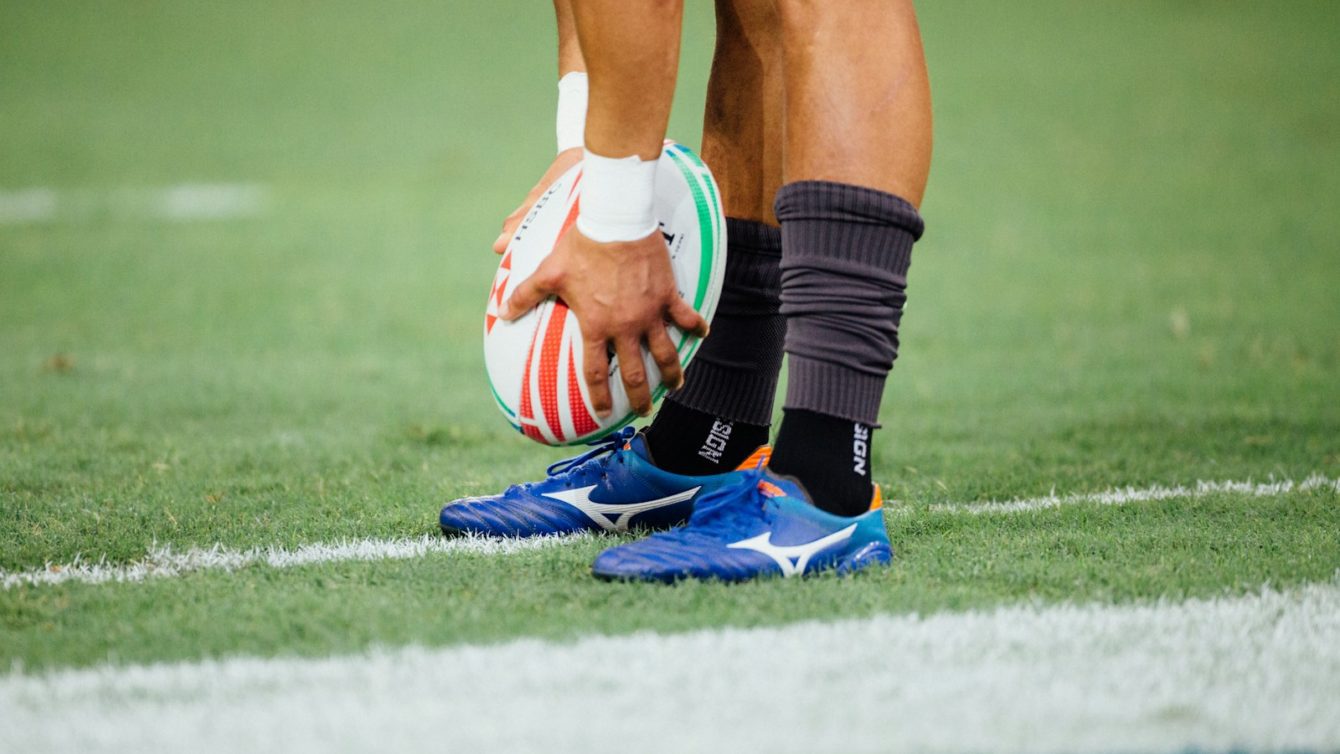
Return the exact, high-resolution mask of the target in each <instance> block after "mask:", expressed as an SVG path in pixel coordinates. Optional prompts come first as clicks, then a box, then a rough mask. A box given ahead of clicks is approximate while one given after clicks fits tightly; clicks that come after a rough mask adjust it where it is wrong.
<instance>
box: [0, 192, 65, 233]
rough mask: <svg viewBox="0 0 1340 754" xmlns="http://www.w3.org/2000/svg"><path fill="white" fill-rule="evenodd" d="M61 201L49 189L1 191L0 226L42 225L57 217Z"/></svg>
mask: <svg viewBox="0 0 1340 754" xmlns="http://www.w3.org/2000/svg"><path fill="white" fill-rule="evenodd" d="M58 204H59V200H58V199H57V197H56V192H55V191H53V190H52V189H49V188H41V187H38V188H26V189H17V190H14V191H0V225H24V224H27V223H40V222H45V221H47V220H50V219H51V218H53V217H55V216H56V210H57V208H58Z"/></svg>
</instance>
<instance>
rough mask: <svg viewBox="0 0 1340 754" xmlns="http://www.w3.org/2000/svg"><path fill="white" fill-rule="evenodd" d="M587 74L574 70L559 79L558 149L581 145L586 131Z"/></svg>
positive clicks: (562, 149)
mask: <svg viewBox="0 0 1340 754" xmlns="http://www.w3.org/2000/svg"><path fill="white" fill-rule="evenodd" d="M586 98H587V87H586V74H585V73H582V72H581V71H573V72H572V73H569V74H566V75H565V76H563V78H561V79H559V80H558V119H557V121H558V122H557V126H556V129H555V130H556V131H557V132H558V151H560V152H562V151H564V150H567V149H572V148H573V147H580V146H582V143H583V142H584V138H583V136H584V135H585V133H586Z"/></svg>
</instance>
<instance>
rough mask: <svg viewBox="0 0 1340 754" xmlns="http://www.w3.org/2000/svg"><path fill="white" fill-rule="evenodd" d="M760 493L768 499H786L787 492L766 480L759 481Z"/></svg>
mask: <svg viewBox="0 0 1340 754" xmlns="http://www.w3.org/2000/svg"><path fill="white" fill-rule="evenodd" d="M758 491H759V492H762V493H763V494H764V495H767V496H768V497H786V491H785V490H783V489H782V488H781V487H778V486H777V485H775V484H773V483H772V482H769V481H768V480H766V479H762V480H759V483H758Z"/></svg>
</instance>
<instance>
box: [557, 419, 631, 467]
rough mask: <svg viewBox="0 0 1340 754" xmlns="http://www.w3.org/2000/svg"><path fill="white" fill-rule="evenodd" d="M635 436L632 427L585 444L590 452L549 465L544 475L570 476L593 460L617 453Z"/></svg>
mask: <svg viewBox="0 0 1340 754" xmlns="http://www.w3.org/2000/svg"><path fill="white" fill-rule="evenodd" d="M635 434H637V430H635V429H633V428H632V427H624V428H623V429H621V430H619V431H618V432H615V433H614V434H612V435H610V436H608V437H604V438H601V439H599V440H592V441H590V442H588V443H586V444H587V445H589V446H591V450H588V451H586V452H585V453H582V454H581V455H579V456H573V457H572V458H565V459H563V460H561V461H556V462H554V463H551V464H549V468H547V469H545V471H544V473H545V475H546V476H548V477H550V478H554V477H560V476H563V475H565V474H571V473H572V472H574V471H576V470H577V469H579V468H580V467H581V466H582V465H583V464H585V463H586V462H587V461H590V460H591V459H593V458H596V457H598V456H602V455H607V454H608V455H613V454H614V453H616V452H618V451H619V449H620V448H622V447H623V446H624V445H627V444H628V442H629V441H630V440H632V439H633V435H635Z"/></svg>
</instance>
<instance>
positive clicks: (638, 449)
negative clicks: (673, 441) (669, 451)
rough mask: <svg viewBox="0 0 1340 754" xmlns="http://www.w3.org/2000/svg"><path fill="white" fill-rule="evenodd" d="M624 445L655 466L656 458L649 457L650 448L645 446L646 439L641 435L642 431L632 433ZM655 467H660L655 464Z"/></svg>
mask: <svg viewBox="0 0 1340 754" xmlns="http://www.w3.org/2000/svg"><path fill="white" fill-rule="evenodd" d="M625 447H627V448H628V449H629V450H631V451H632V452H633V453H635V454H636V455H638V456H640V457H641V458H642V460H644V461H646V462H647V463H649V464H651V465H652V466H656V459H654V458H652V457H651V448H649V447H648V446H647V441H646V439H644V438H643V437H642V432H638V433H637V434H635V435H633V439H631V440H629V441H628V444H627V445H626V446H625ZM656 468H658V469H659V468H660V467H659V466H656Z"/></svg>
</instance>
